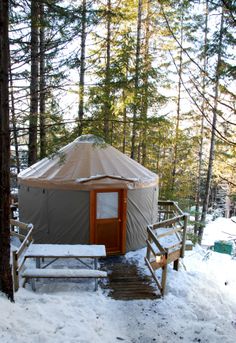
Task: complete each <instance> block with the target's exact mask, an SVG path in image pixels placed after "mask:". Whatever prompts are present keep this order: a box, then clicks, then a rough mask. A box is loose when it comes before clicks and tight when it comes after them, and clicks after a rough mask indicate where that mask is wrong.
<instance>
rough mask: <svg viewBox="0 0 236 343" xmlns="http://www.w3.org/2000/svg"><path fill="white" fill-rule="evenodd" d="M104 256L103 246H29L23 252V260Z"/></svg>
mask: <svg viewBox="0 0 236 343" xmlns="http://www.w3.org/2000/svg"><path fill="white" fill-rule="evenodd" d="M105 256H106V249H105V246H104V245H86V244H31V245H30V246H29V248H28V249H27V250H26V252H25V258H32V257H35V258H37V257H39V258H40V257H41V258H47V257H48V258H56V257H58V258H60V257H61V258H66V257H77V258H86V257H87V258H99V257H105Z"/></svg>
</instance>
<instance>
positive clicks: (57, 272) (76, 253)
mask: <svg viewBox="0 0 236 343" xmlns="http://www.w3.org/2000/svg"><path fill="white" fill-rule="evenodd" d="M105 256H106V249H105V246H104V245H84V244H73V245H68V244H66V245H65V244H31V245H30V246H29V247H28V249H27V250H26V251H25V254H24V259H25V260H27V259H30V258H34V259H35V261H36V266H35V268H30V267H28V268H26V269H25V270H24V271H23V272H22V274H21V276H22V277H23V278H25V280H26V281H27V280H28V279H29V280H30V281H31V286H32V289H33V290H35V280H36V279H38V278H94V279H95V290H97V287H98V278H105V277H107V272H105V271H102V270H98V269H97V267H98V263H97V261H98V258H100V257H105ZM47 258H50V259H52V260H50V261H49V262H47V263H46V264H44V265H42V261H44V260H45V259H47ZM59 258H63V259H66V258H74V259H77V260H79V261H80V262H81V263H82V264H83V265H84V266H85V267H86V268H83V269H81V268H79V269H78V268H76V269H74V268H70V269H68V268H60V269H58V268H47V267H48V266H49V265H52V264H53V263H54V262H55V261H56V260H58V259H59ZM82 259H92V260H93V267H91V266H90V265H89V264H88V263H86V262H85V261H83V260H82Z"/></svg>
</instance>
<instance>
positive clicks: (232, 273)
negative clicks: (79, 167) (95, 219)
mask: <svg viewBox="0 0 236 343" xmlns="http://www.w3.org/2000/svg"><path fill="white" fill-rule="evenodd" d="M214 223H215V224H212V225H213V226H214V225H216V227H217V226H218V224H217V223H218V221H216V222H214ZM235 225H236V224H235ZM225 229H226V230H227V231H228V230H229V227H228V226H225ZM144 255H145V249H141V250H138V251H136V252H131V253H128V254H127V257H128V258H130V259H135V260H138V261H139V264H140V266H141V267H142V268H143V270H144V272H146V273H147V274H148V270H147V269H146V268H145V266H144V262H143V257H144ZM36 288H37V291H36V293H34V292H33V291H32V290H31V289H30V287H27V288H26V289H22V288H21V289H20V290H19V291H18V292H17V293H16V294H15V303H10V302H9V301H8V300H7V299H6V298H5V296H4V295H3V294H0V342H1V343H13V342H14V343H90V342H94V343H100V342H101V343H114V342H122V341H123V342H129V343H151V342H158V343H167V342H168V343H176V342H183V343H190V342H201V343H235V342H236V260H235V259H232V257H231V256H229V255H224V254H219V253H216V252H213V251H210V250H204V249H202V248H201V247H199V246H197V247H195V248H194V250H193V251H188V252H186V256H185V258H184V260H183V263H182V264H181V268H180V270H179V272H176V271H174V270H173V269H172V268H171V266H169V270H168V276H167V290H166V296H165V297H164V299H159V300H154V301H153V300H152V301H151V300H150V301H147V300H145V301H116V300H113V299H111V298H109V297H108V296H107V294H106V292H105V293H104V291H103V290H101V289H99V290H98V291H97V292H94V291H93V282H92V281H85V280H82V281H81V280H80V281H78V282H75V281H66V282H65V281H62V280H61V281H60V280H46V281H39V282H37V286H36Z"/></svg>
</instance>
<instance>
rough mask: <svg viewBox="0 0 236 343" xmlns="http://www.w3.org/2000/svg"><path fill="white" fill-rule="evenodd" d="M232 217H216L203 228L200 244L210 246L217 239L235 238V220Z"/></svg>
mask: <svg viewBox="0 0 236 343" xmlns="http://www.w3.org/2000/svg"><path fill="white" fill-rule="evenodd" d="M232 219H233V218H230V219H227V218H217V219H216V220H215V221H212V222H210V223H208V224H207V225H206V227H205V229H204V234H203V239H202V245H207V246H211V245H214V242H215V241H218V240H229V239H232V238H235V239H236V222H235V221H234V220H232Z"/></svg>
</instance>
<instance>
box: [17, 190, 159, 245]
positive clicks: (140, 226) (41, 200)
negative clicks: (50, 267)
mask: <svg viewBox="0 0 236 343" xmlns="http://www.w3.org/2000/svg"><path fill="white" fill-rule="evenodd" d="M89 201H90V193H89V192H87V191H74V190H67V191H64V190H52V189H41V188H32V187H26V186H23V185H21V187H20V190H19V209H20V220H22V221H25V222H32V223H33V224H34V226H35V235H34V239H35V242H36V243H63V244H86V243H89V233H90V222H89V218H90V204H89ZM156 220H157V188H156V187H150V188H145V189H136V190H129V191H128V203H127V226H126V229H127V237H126V240H127V245H126V250H127V251H130V250H136V249H138V248H141V247H143V246H145V242H146V238H147V234H146V232H147V231H146V227H147V225H148V224H151V223H153V222H156Z"/></svg>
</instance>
